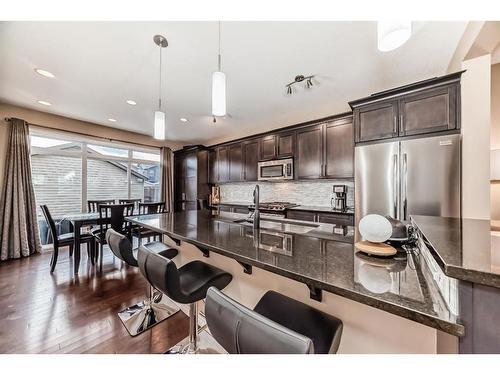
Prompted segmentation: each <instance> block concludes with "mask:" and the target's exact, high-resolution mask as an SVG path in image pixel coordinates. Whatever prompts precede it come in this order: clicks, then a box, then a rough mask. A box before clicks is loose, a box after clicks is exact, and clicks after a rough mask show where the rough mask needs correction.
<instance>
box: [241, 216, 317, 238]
mask: <svg viewBox="0 0 500 375" xmlns="http://www.w3.org/2000/svg"><path fill="white" fill-rule="evenodd" d="M232 222H233V223H235V224H240V225H244V226H248V227H252V226H253V222H252V221H251V220H248V219H237V220H232ZM318 227H319V225H318V224H312V223H311V224H309V223H300V224H295V223H291V222H288V221H284V220H278V219H262V218H261V219H260V229H266V230H271V231H277V232H283V233H297V234H304V233H307V232H310V231H311V230H313V229H316V228H318Z"/></svg>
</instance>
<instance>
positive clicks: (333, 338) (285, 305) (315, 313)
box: [254, 290, 342, 354]
mask: <svg viewBox="0 0 500 375" xmlns="http://www.w3.org/2000/svg"><path fill="white" fill-rule="evenodd" d="M254 311H255V312H257V313H259V314H260V315H262V316H265V317H266V318H268V319H270V320H272V321H274V322H276V323H278V324H281V325H282V326H284V327H287V328H289V329H291V330H292V331H295V332H297V333H300V334H302V335H304V336H306V337H309V338H310V339H311V340H312V342H313V344H314V353H316V354H328V353H336V352H337V350H338V348H339V345H340V338H341V336H342V321H341V320H340V319H338V318H336V317H334V316H331V315H329V314H326V313H324V312H322V311H319V310H317V309H314V308H312V307H311V306H309V305H306V304H305V303H302V302H299V301H296V300H294V299H292V298H290V297H287V296H284V295H283V294H280V293H277V292H275V291H272V290H271V291H268V292H267V293H266V294H264V296H262V298H261V299H260V301H259V302H258V303H257V305H256V306H255V308H254Z"/></svg>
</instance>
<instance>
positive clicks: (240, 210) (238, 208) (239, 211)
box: [233, 206, 250, 214]
mask: <svg viewBox="0 0 500 375" xmlns="http://www.w3.org/2000/svg"><path fill="white" fill-rule="evenodd" d="M233 212H234V213H237V214H248V213H249V212H250V210H249V209H248V207H242V206H235V207H234V208H233Z"/></svg>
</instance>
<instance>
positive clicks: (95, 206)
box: [87, 199, 115, 212]
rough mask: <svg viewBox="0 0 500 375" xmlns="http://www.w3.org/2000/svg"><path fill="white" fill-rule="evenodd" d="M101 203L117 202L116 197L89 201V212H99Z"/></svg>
mask: <svg viewBox="0 0 500 375" xmlns="http://www.w3.org/2000/svg"><path fill="white" fill-rule="evenodd" d="M100 204H115V200H114V199H107V200H106V199H101V200H93V201H87V208H88V212H98V210H99V205H100Z"/></svg>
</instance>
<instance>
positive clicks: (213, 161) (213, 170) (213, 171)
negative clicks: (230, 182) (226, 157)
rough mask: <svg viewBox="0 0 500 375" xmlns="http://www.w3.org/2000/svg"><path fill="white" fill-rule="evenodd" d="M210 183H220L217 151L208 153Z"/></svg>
mask: <svg viewBox="0 0 500 375" xmlns="http://www.w3.org/2000/svg"><path fill="white" fill-rule="evenodd" d="M208 172H209V178H208V182H209V183H211V184H216V183H218V182H219V172H218V169H217V153H216V152H215V150H210V151H209V153H208Z"/></svg>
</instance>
